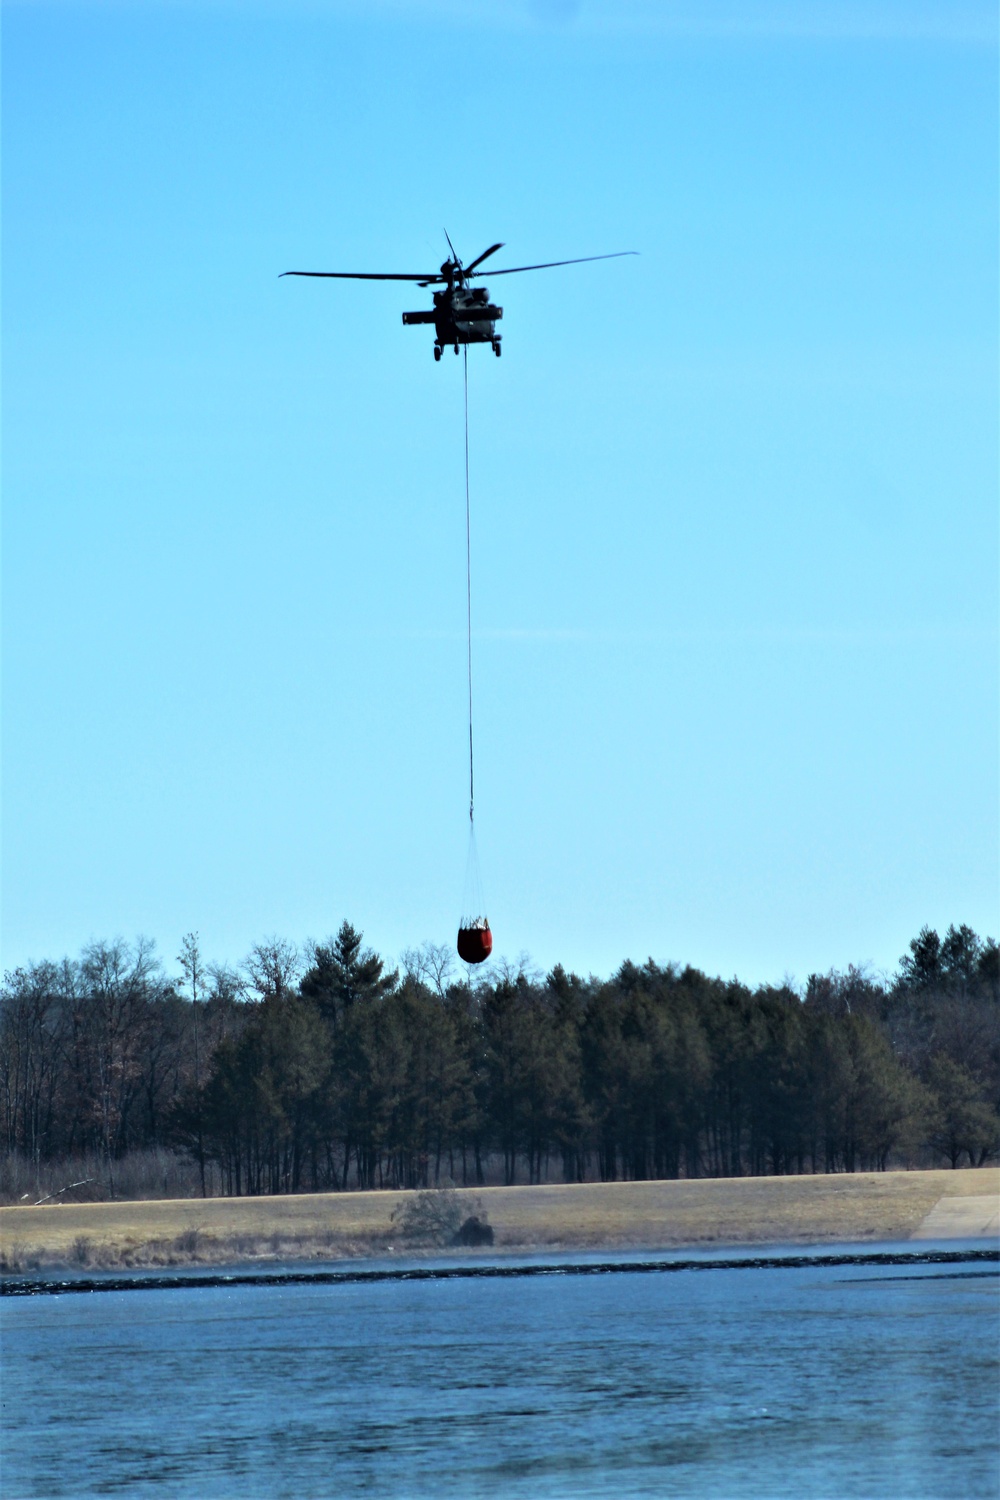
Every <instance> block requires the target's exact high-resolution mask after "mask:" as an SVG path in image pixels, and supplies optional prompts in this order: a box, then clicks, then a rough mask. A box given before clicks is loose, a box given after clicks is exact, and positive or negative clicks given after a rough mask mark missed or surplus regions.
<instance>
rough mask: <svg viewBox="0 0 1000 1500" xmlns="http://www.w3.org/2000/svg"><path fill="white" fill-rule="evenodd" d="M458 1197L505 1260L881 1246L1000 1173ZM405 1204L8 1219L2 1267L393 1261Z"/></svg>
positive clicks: (257, 1203)
mask: <svg viewBox="0 0 1000 1500" xmlns="http://www.w3.org/2000/svg"><path fill="white" fill-rule="evenodd" d="M458 1191H459V1198H460V1199H461V1200H464V1201H463V1206H464V1207H467V1208H468V1211H469V1212H470V1213H471V1212H474V1211H476V1207H477V1203H478V1204H479V1205H481V1206H482V1207H483V1208H485V1210H486V1212H487V1214H488V1216H489V1221H490V1223H491V1224H492V1226H493V1228H494V1231H495V1234H496V1249H498V1250H500V1251H504V1250H506V1251H515V1250H532V1249H537V1250H541V1249H546V1250H556V1249H562V1250H568V1251H572V1250H599V1249H608V1250H623V1249H666V1248H670V1247H678V1246H701V1247H704V1246H719V1247H721V1246H725V1245H765V1244H807V1243H808V1244H824V1243H826V1244H829V1243H833V1242H836V1241H846V1242H862V1243H864V1242H871V1243H877V1242H878V1241H884V1240H905V1239H909V1238H910V1237H911V1236H913V1235H914V1234H917V1233H918V1232H919V1230H920V1226H921V1224H922V1222H923V1220H924V1219H925V1217H926V1216H927V1215H928V1214H929V1213H930V1212H931V1210H932V1209H935V1208H936V1207H937V1206H938V1205H939V1204H940V1203H941V1202H942V1200H943V1201H944V1203H945V1205H947V1200H948V1199H949V1198H961V1199H962V1200H963V1202H967V1201H968V1200H971V1199H974V1198H978V1197H979V1196H985V1197H987V1198H990V1199H992V1201H993V1203H996V1201H997V1198H998V1195H1000V1168H996V1167H985V1168H980V1169H978V1170H975V1171H972V1170H964V1171H957V1172H952V1171H947V1170H940V1171H929V1172H858V1173H852V1174H843V1175H835V1176H816V1177H743V1178H735V1179H734V1178H712V1179H698V1180H695V1181H679V1182H677V1181H671V1182H618V1183H584V1184H581V1185H559V1186H546V1187H496V1188H480V1189H464V1190H463V1189H459V1190H458ZM406 1196H407V1195H406V1194H404V1193H391V1192H383V1193H318V1194H301V1195H297V1196H294V1197H274V1198H210V1199H201V1198H195V1199H191V1198H186V1199H176V1198H175V1199H168V1200H160V1201H152V1202H149V1201H143V1202H128V1203H86V1204H68V1203H63V1204H54V1205H45V1206H42V1207H38V1208H35V1207H31V1208H3V1209H0V1255H2V1266H3V1268H4V1269H7V1270H15V1269H19V1268H29V1267H34V1266H40V1265H76V1266H85V1265H93V1266H130V1265H132V1266H141V1265H179V1264H198V1263H204V1264H220V1263H223V1262H233V1261H247V1260H260V1259H282V1260H286V1259H301V1260H310V1259H318V1258H323V1259H330V1258H339V1257H346V1256H361V1255H373V1254H386V1253H393V1252H396V1251H401V1250H409V1249H410V1248H411V1247H410V1246H408V1245H407V1244H406V1243H405V1242H403V1241H402V1239H401V1236H400V1234H399V1232H398V1230H396V1228H395V1226H394V1225H393V1223H392V1218H391V1216H392V1213H393V1210H394V1209H396V1208H397V1207H398V1206H399V1205H400V1204H401V1203H402V1202H403V1200H404V1199H405V1198H406ZM956 1207H957V1205H956ZM988 1211H990V1210H988ZM464 1253H466V1254H476V1253H477V1252H475V1251H467V1252H464Z"/></svg>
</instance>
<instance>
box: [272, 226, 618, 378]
mask: <svg viewBox="0 0 1000 1500" xmlns="http://www.w3.org/2000/svg"><path fill="white" fill-rule="evenodd" d="M444 237H445V239H446V240H447V241H448V249H449V250H450V251H451V259H450V260H446V261H445V262H444V264H443V265H442V266H441V268H440V270H439V271H431V272H425V271H413V272H410V271H282V273H281V274H282V276H320V277H329V278H333V279H336V280H340V281H415V282H416V283H417V285H418V286H422V287H427V286H436V285H438V283H443V284H442V287H441V290H440V291H439V292H435V293H434V306H433V308H428V309H426V310H425V311H421V312H405V313H404V314H403V322H404V323H405V324H406V325H407V326H412V325H413V324H414V323H433V324H434V358H435V359H436V360H437V359H440V358H441V354H442V352H443V350H444V349H445V347H446V345H448V344H451V345H452V347H453V348H454V350H455V353H456V354H457V353H458V351H459V348H460V347H461V346H462V345H463V344H490V345H492V348H493V353H494V354H495V355H496V356H497V358H498V359H499V357H500V334H499V333H497V330H496V325H497V324H498V323H499V321H500V319H501V318H502V317H503V308H502V307H497V305H496V304H495V303H494V302H491V301H490V294H489V291H488V289H487V288H486V287H485V286H477V287H473V286H470V284H469V283H470V282H471V281H472V280H473V278H475V277H479V276H482V275H484V274H485V273H484V272H482V271H480V270H479V269H478V267H479V266H481V265H482V263H483V261H484V260H487V259H488V258H489V257H490V256H491V255H495V254H496V252H497V251H498V250H502V249H503V243H502V242H499V243H497V244H496V245H490V247H489V249H488V250H484V251H483V253H482V255H477V256H476V258H475V260H473V261H470V262H469V264H468V265H467V266H465V265H463V264H462V262H461V260H460V259H459V257H458V255H456V253H455V247H454V245H453V244H452V243H451V238H450V236H449V234H448V231H447V230H445V232H444ZM637 254H638V251H636V250H615V251H613V252H612V254H610V255H580V256H577V257H576V258H575V259H574V260H547V261H543V262H542V264H541V265H536V266H508V267H507V268H506V269H504V270H500V271H497V270H494V271H492V272H491V273H490V274H491V275H493V276H515V275H517V274H518V273H520V272H521V271H547V270H550V269H551V268H552V267H553V266H578V265H582V264H583V262H584V261H588V260H616V259H618V257H619V256H622V255H637Z"/></svg>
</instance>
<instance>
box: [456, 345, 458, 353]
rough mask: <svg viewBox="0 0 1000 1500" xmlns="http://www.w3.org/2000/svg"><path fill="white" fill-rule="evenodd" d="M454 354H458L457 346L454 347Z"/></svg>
mask: <svg viewBox="0 0 1000 1500" xmlns="http://www.w3.org/2000/svg"><path fill="white" fill-rule="evenodd" d="M455 353H456V354H457V353H458V345H457V344H456V345H455Z"/></svg>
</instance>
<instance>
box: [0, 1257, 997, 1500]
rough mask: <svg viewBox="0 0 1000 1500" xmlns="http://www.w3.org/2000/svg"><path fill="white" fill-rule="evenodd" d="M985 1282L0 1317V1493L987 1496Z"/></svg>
mask: <svg viewBox="0 0 1000 1500" xmlns="http://www.w3.org/2000/svg"><path fill="white" fill-rule="evenodd" d="M926 1248H930V1247H923V1246H922V1247H921V1249H922V1250H924V1249H926ZM582 1259H585V1258H582ZM534 1263H535V1264H536V1265H537V1264H542V1265H544V1260H542V1261H539V1260H536V1261H535V1262H534ZM592 1265H593V1258H591V1269H592ZM328 1269H331V1270H332V1269H334V1268H328ZM340 1269H341V1270H342V1269H343V1267H341V1268H340ZM374 1269H378V1268H374ZM397 1269H398V1267H397ZM549 1269H551V1266H550V1267H549ZM567 1269H568V1270H570V1271H572V1269H573V1267H572V1265H570V1266H568V1267H567ZM998 1288H1000V1283H998V1278H997V1275H996V1266H995V1264H993V1265H990V1264H985V1265H984V1263H983V1262H982V1261H975V1260H971V1259H970V1260H968V1261H964V1262H959V1263H952V1264H939V1265H934V1264H926V1263H920V1262H917V1261H911V1262H910V1263H907V1264H896V1265H891V1264H890V1265H879V1264H871V1263H869V1264H839V1265H830V1264H822V1263H807V1264H804V1265H803V1264H795V1265H778V1266H775V1265H768V1266H765V1267H742V1266H732V1265H730V1266H719V1267H716V1268H714V1269H696V1268H691V1269H685V1270H674V1271H672V1272H671V1273H670V1274H657V1273H656V1272H655V1271H653V1272H650V1271H648V1270H647V1271H643V1272H640V1271H638V1270H635V1269H627V1270H624V1271H619V1273H618V1274H614V1275H595V1274H589V1275H585V1276H578V1275H573V1274H559V1275H541V1276H539V1275H533V1276H530V1277H527V1278H520V1277H495V1278H485V1279H484V1278H479V1279H442V1280H419V1281H412V1280H399V1279H394V1280H384V1281H379V1280H375V1281H340V1282H336V1283H333V1284H331V1283H329V1282H325V1283H318V1284H317V1283H308V1282H307V1283H304V1284H302V1283H298V1284H283V1283H281V1282H280V1281H279V1282H278V1283H276V1284H273V1285H268V1286H255V1285H250V1286H247V1285H231V1284H230V1285H227V1284H225V1283H223V1284H220V1285H215V1286H193V1287H188V1286H174V1287H166V1288H160V1289H144V1290H142V1291H127V1290H112V1291H106V1292H105V1293H103V1294H102V1295H100V1296H96V1295H74V1296H32V1297H25V1298H8V1299H5V1301H4V1304H3V1389H2V1400H3V1417H4V1439H3V1450H2V1458H3V1465H2V1494H3V1497H4V1500H15V1497H17V1500H20V1497H22V1496H24V1497H28V1496H31V1497H35V1496H38V1497H46V1500H49V1497H52V1500H54V1497H60V1496H72V1497H74V1500H86V1497H90V1496H97V1495H116V1494H118V1495H128V1496H145V1495H149V1496H152V1495H157V1496H185V1497H186V1496H191V1497H195V1496H197V1497H205V1500H210V1497H217V1496H218V1497H223V1496H224V1497H231V1496H240V1497H247V1500H249V1497H257V1496H260V1497H262V1500H263V1497H267V1500H270V1497H283V1496H289V1497H292V1496H294V1497H296V1500H301V1497H311V1496H316V1497H320V1496H338V1497H339V1496H355V1495H372V1494H379V1495H387V1496H402V1497H406V1496H413V1497H424V1496H434V1497H435V1500H443V1497H445V1496H457V1497H466V1496H486V1495H490V1496H508V1495H509V1496H515V1497H535V1496H537V1497H556V1496H558V1497H567V1500H568V1497H577V1496H581V1497H582V1496H605V1495H607V1496H610V1495H616V1496H631V1495H635V1496H653V1495H656V1496H696V1495H697V1496H718V1497H726V1500H741V1497H751V1496H753V1497H767V1500H772V1497H775V1500H776V1497H782V1496H788V1497H795V1500H802V1497H830V1500H848V1497H874V1496H888V1495H892V1496H894V1497H926V1500H939V1497H942V1496H947V1495H955V1496H958V1495H961V1496H969V1497H974V1496H983V1497H993V1496H996V1495H997V1493H998V1489H1000V1485H998V1479H1000V1472H998V1462H997V1409H996V1407H997V1398H996V1393H997V1376H998V1370H997V1332H998V1322H997V1315H998Z"/></svg>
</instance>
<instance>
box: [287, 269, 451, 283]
mask: <svg viewBox="0 0 1000 1500" xmlns="http://www.w3.org/2000/svg"><path fill="white" fill-rule="evenodd" d="M282 276H327V277H329V276H332V277H334V278H335V279H336V280H338V281H419V282H422V283H423V285H424V286H430V284H431V282H432V281H443V280H444V277H443V276H439V275H438V273H437V272H436V271H432V272H431V274H430V275H428V274H427V272H426V271H419V272H416V271H413V272H411V271H282V272H281V275H280V276H279V277H278V280H279V281H280V280H281V277H282Z"/></svg>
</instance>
